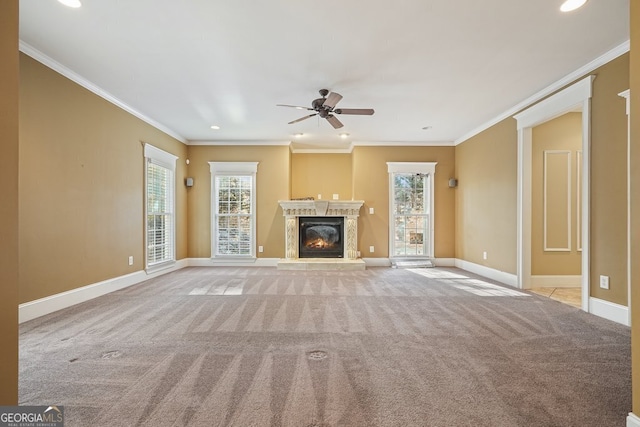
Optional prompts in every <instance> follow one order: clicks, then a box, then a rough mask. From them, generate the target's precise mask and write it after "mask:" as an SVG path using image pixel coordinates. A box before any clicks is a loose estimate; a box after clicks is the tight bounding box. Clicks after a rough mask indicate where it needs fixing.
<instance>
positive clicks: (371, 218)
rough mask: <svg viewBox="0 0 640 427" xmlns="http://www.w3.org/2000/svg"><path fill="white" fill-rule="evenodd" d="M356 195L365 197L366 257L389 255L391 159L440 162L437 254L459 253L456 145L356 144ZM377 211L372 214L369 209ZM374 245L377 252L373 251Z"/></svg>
mask: <svg viewBox="0 0 640 427" xmlns="http://www.w3.org/2000/svg"><path fill="white" fill-rule="evenodd" d="M352 156H353V158H352V160H353V198H354V199H355V200H364V206H363V207H362V210H361V211H360V219H359V221H358V247H359V250H360V251H361V253H362V257H365V258H386V257H388V256H389V173H388V172H387V162H438V165H437V166H436V174H435V195H434V196H435V236H434V240H435V256H436V258H453V256H454V253H455V248H454V244H455V237H454V236H455V222H454V214H455V192H456V189H452V188H449V186H448V182H449V178H453V177H454V168H455V167H454V163H455V152H454V148H453V147H355V148H354V150H353V153H352ZM371 207H372V208H374V212H375V213H374V214H373V215H371V214H369V208H371ZM369 246H374V248H375V252H374V253H370V252H369Z"/></svg>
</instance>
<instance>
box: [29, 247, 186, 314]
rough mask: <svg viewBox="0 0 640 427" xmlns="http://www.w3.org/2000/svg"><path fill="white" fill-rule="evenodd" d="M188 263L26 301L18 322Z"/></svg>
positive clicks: (125, 286)
mask: <svg viewBox="0 0 640 427" xmlns="http://www.w3.org/2000/svg"><path fill="white" fill-rule="evenodd" d="M188 265H189V263H188V261H187V260H186V259H182V260H179V261H177V262H176V263H175V264H174V265H173V267H172V268H167V269H164V270H162V271H158V272H155V273H151V274H149V273H145V272H144V270H140V271H136V272H135V273H130V274H125V275H124V276H119V277H114V278H112V279H107V280H103V281H102V282H98V283H93V284H90V285H87V286H83V287H81V288H76V289H71V290H69V291H66V292H61V293H58V294H54V295H50V296H48V297H44V298H40V299H37V300H34V301H29V302H25V303H23V304H20V305H19V306H18V322H19V323H24V322H27V321H29V320H32V319H35V318H37V317H41V316H44V315H47V314H50V313H53V312H55V311H58V310H62V309H63V308H68V307H71V306H74V305H76V304H80V303H83V302H86V301H89V300H92V299H94V298H97V297H100V296H103V295H106V294H109V293H111V292H115V291H119V290H121V289H124V288H128V287H129V286H133V285H137V284H138V283H141V282H144V281H145V280H149V279H152V278H154V277H158V276H162V275H163V274H167V273H171V272H172V271H176V270H180V269H181V268H184V267H187V266H188Z"/></svg>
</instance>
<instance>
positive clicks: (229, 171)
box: [209, 162, 259, 262]
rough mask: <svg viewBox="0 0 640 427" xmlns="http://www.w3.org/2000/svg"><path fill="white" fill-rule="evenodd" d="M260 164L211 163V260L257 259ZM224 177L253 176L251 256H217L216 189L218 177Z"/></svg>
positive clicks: (249, 260)
mask: <svg viewBox="0 0 640 427" xmlns="http://www.w3.org/2000/svg"><path fill="white" fill-rule="evenodd" d="M258 163H259V162H209V171H210V172H211V180H210V185H211V188H210V195H211V198H210V199H209V203H210V204H209V206H210V208H211V218H210V221H211V222H210V226H211V258H215V259H220V260H222V262H225V261H230V262H233V261H231V260H234V259H238V260H241V261H247V262H251V260H253V259H255V258H256V217H257V212H256V199H257V195H256V193H257V185H256V175H257V173H258ZM224 175H238V176H251V214H250V219H251V234H250V238H251V247H250V253H249V254H243V255H224V254H222V255H221V254H217V252H218V249H217V243H218V224H217V221H216V216H217V215H218V212H217V209H218V189H217V188H216V177H218V176H224Z"/></svg>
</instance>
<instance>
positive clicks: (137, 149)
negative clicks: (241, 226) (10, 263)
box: [19, 55, 187, 302]
mask: <svg viewBox="0 0 640 427" xmlns="http://www.w3.org/2000/svg"><path fill="white" fill-rule="evenodd" d="M20 78H21V81H20V228H19V232H20V301H21V302H27V301H32V300H35V299H39V298H42V297H45V296H49V295H53V294H56V293H60V292H64V291H68V290H70V289H74V288H78V287H81V286H84V285H88V284H92V283H96V282H100V281H102V280H105V279H110V278H114V277H118V276H122V275H125V274H128V273H132V272H134V271H139V270H142V269H143V268H144V228H143V227H144V217H143V215H144V210H143V209H144V204H143V199H144V193H143V183H144V161H143V145H142V142H146V143H150V144H153V145H155V146H156V147H158V148H161V149H164V150H166V151H169V152H171V153H172V154H174V155H177V156H178V157H179V158H180V159H179V160H178V164H177V169H176V181H177V183H178V185H177V191H176V196H177V198H176V203H177V206H176V207H177V212H176V220H177V229H176V238H177V258H178V259H181V258H184V257H185V256H186V237H187V236H186V230H187V228H186V219H187V218H186V190H185V187H184V185H181V184H180V183H181V182H182V181H183V179H184V177H185V172H186V169H185V162H184V159H185V156H186V152H187V149H186V146H185V145H184V144H182V143H180V142H179V141H176V140H175V139H173V138H171V137H169V136H167V135H166V134H164V133H162V132H160V131H158V130H157V129H155V128H154V127H152V126H150V125H148V124H146V123H144V122H142V121H141V120H139V119H137V118H135V117H134V116H132V115H130V114H129V113H127V112H125V111H124V110H122V109H120V108H118V107H116V106H115V105H113V104H111V103H109V102H107V101H105V100H104V99H102V98H100V97H98V96H97V95H95V94H93V93H91V92H89V91H87V90H85V89H83V88H81V87H80V86H78V85H77V84H75V83H73V82H71V81H70V80H68V79H66V78H65V77H63V76H61V75H60V74H58V73H56V72H54V71H52V70H51V69H49V68H47V67H45V66H44V65H42V64H40V63H38V62H37V61H35V60H33V59H32V58H30V57H28V56H26V55H21V56H20ZM130 255H133V256H134V265H133V266H129V265H128V257H129V256H130Z"/></svg>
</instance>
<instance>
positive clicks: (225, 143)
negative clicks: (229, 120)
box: [186, 140, 291, 146]
mask: <svg viewBox="0 0 640 427" xmlns="http://www.w3.org/2000/svg"><path fill="white" fill-rule="evenodd" d="M186 144H187V145H215V146H235V145H264V146H274V145H279V146H282V145H290V144H291V142H290V141H277V140H237V141H234V140H227V141H206V140H197V141H187V143H186Z"/></svg>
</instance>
